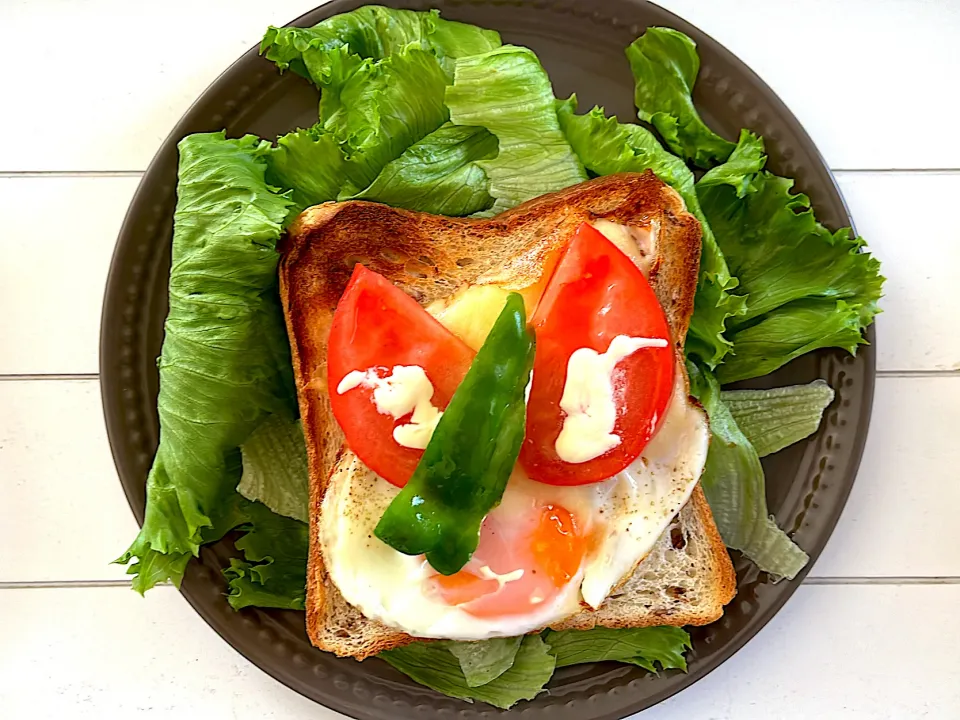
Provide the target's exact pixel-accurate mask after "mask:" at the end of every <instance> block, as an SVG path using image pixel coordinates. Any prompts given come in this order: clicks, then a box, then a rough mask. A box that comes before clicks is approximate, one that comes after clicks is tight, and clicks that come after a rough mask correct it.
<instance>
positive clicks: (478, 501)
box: [375, 293, 534, 575]
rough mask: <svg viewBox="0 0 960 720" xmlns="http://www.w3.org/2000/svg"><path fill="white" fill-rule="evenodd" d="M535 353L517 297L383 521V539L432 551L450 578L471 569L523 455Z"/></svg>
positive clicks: (415, 551) (379, 532)
mask: <svg viewBox="0 0 960 720" xmlns="http://www.w3.org/2000/svg"><path fill="white" fill-rule="evenodd" d="M533 355H534V337H533V333H532V331H531V330H530V329H529V328H528V327H527V319H526V313H525V312H524V307H523V298H522V297H521V296H520V295H519V294H517V293H511V294H510V295H509V296H508V297H507V301H506V303H505V304H504V307H503V310H502V311H501V312H500V315H499V317H498V318H497V321H496V322H495V323H494V325H493V328H492V329H491V330H490V334H489V335H488V336H487V339H486V340H485V341H484V343H483V345H482V346H481V348H480V350H479V352H477V355H476V357H475V358H474V360H473V363H472V364H471V365H470V369H469V370H468V371H467V374H466V376H465V377H464V379H463V382H462V383H460V386H459V387H458V388H457V391H456V392H455V393H454V395H453V397H452V398H451V399H450V403H449V405H448V406H447V409H446V410H445V411H444V413H443V417H442V418H440V422H439V423H438V424H437V427H436V429H435V430H434V433H433V436H432V437H431V439H430V442H429V443H428V444H427V447H426V449H425V450H424V452H423V456H422V457H421V458H420V462H419V464H418V465H417V468H416V470H415V471H414V473H413V476H412V477H411V478H410V481H409V482H408V483H407V484H406V485H405V486H404V488H403V489H402V490H401V491H400V494H399V495H397V496H396V497H395V498H394V499H393V502H391V503H390V506H389V507H388V508H387V510H386V512H384V514H383V517H382V518H380V522H379V523H378V524H377V528H376V531H375V532H376V536H377V537H378V538H380V539H381V540H383V541H384V542H385V543H387V545H389V546H390V547H392V548H394V549H396V550H398V551H400V552H402V553H404V554H406V555H420V554H423V553H425V554H426V556H427V561H428V562H429V563H430V565H432V566H433V567H434V568H435V569H436V570H437V572H440V573H442V574H444V575H452V574H453V573H455V572H457V571H458V570H460V569H461V568H462V567H463V566H464V565H466V563H467V561H468V560H469V559H470V557H471V555H473V553H474V551H475V550H476V549H477V543H478V542H479V540H480V524H481V523H482V522H483V519H484V517H486V515H487V513H489V512H490V511H491V510H492V509H493V508H495V507H496V506H497V505H498V504H499V503H500V499H501V498H502V497H503V491H504V489H505V488H506V487H507V480H508V479H509V477H510V473H511V472H512V471H513V466H514V465H515V464H516V462H517V456H518V455H519V454H520V445H521V444H522V442H523V434H524V425H525V423H526V397H525V391H526V387H527V383H528V382H529V380H530V371H531V369H532V368H533Z"/></svg>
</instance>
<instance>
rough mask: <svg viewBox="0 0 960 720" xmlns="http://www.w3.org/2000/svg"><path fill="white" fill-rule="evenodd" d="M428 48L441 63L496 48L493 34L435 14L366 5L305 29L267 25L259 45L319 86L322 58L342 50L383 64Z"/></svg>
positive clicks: (263, 51)
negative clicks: (404, 53)
mask: <svg viewBox="0 0 960 720" xmlns="http://www.w3.org/2000/svg"><path fill="white" fill-rule="evenodd" d="M411 44H413V45H416V46H417V47H419V48H420V49H421V50H428V51H430V52H432V53H433V54H435V55H436V56H437V57H438V58H439V59H441V60H447V59H450V60H455V59H456V58H458V57H464V56H466V55H477V54H480V53H484V52H488V51H490V50H493V49H494V48H497V47H499V46H500V36H499V35H498V34H497V33H496V32H494V31H493V30H485V29H483V28H479V27H476V26H474V25H466V24H464V23H458V22H453V21H450V20H444V19H442V18H441V17H440V13H439V12H438V11H436V10H430V11H429V12H415V11H411V10H394V9H391V8H385V7H381V6H377V5H367V6H364V7H361V8H358V9H356V10H353V11H352V12H348V13H342V14H340V15H334V16H333V17H331V18H327V19H326V20H324V21H322V22H320V23H318V24H317V25H314V26H313V27H309V28H298V27H282V28H278V27H271V28H269V29H268V30H267V32H266V34H265V35H264V37H263V41H262V42H261V43H260V54H261V55H266V57H267V59H269V60H272V61H273V62H275V63H276V64H277V67H279V68H280V69H281V70H286V69H288V68H289V69H291V70H293V71H294V72H296V73H297V74H299V75H302V76H303V77H305V78H307V79H309V80H313V81H314V82H315V83H316V84H317V85H319V86H321V87H322V86H323V85H322V83H321V82H320V79H319V77H318V76H321V77H322V70H320V68H322V66H323V62H324V55H325V54H328V53H330V52H331V51H333V50H335V49H336V48H340V47H346V48H348V49H349V51H350V54H352V55H356V56H358V57H359V58H370V59H373V60H381V59H383V58H385V57H389V56H390V55H393V54H394V53H397V52H399V51H400V50H401V49H402V48H404V47H406V46H408V45H411Z"/></svg>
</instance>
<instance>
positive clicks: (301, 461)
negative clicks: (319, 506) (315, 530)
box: [237, 414, 310, 522]
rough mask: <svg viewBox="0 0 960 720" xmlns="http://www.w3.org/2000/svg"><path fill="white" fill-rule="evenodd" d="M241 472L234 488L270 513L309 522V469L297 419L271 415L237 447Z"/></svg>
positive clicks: (301, 430) (305, 448)
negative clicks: (266, 508) (263, 506)
mask: <svg viewBox="0 0 960 720" xmlns="http://www.w3.org/2000/svg"><path fill="white" fill-rule="evenodd" d="M240 452H241V456H242V459H243V474H242V475H241V476H240V484H239V485H238V486H237V491H238V492H239V493H240V494H241V495H243V496H244V497H245V498H247V500H255V501H259V502H261V503H263V504H264V505H266V506H267V507H268V508H270V509H271V510H272V511H273V512H275V513H278V514H280V515H284V516H285V517H290V518H294V519H296V520H299V521H300V522H309V519H310V516H309V512H308V506H309V501H310V472H309V469H308V468H307V446H306V443H305V442H304V439H303V427H302V426H301V424H300V421H299V420H296V419H293V418H289V417H285V416H284V415H279V414H275V415H271V416H270V417H268V418H267V419H266V420H264V421H263V423H261V424H260V426H259V427H258V428H257V429H256V430H254V431H253V433H252V434H251V435H250V437H248V438H247V440H246V442H244V443H243V444H242V445H241V446H240Z"/></svg>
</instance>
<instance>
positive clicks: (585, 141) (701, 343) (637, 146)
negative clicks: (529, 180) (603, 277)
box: [557, 96, 745, 367]
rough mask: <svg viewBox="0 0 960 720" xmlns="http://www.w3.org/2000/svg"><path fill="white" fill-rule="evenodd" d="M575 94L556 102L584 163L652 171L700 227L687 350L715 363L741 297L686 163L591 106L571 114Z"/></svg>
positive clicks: (593, 167)
mask: <svg viewBox="0 0 960 720" xmlns="http://www.w3.org/2000/svg"><path fill="white" fill-rule="evenodd" d="M576 109H577V104H576V96H572V97H571V98H570V99H568V100H564V101H562V102H559V103H558V105H557V115H558V117H559V119H560V126H561V128H562V129H563V132H564V133H565V135H566V137H567V140H568V141H569V142H570V145H571V146H572V147H573V149H574V152H576V154H577V156H578V157H579V158H580V160H581V162H582V163H583V164H584V166H585V167H586V168H587V169H588V170H589V171H590V172H592V173H594V174H596V175H613V174H615V173H620V172H643V171H644V170H652V171H653V172H654V173H655V174H656V175H657V177H659V178H660V179H661V180H663V182H665V183H667V184H668V185H670V186H671V187H672V188H673V189H674V190H676V191H677V192H678V193H679V194H680V197H682V198H683V200H684V203H685V204H686V206H687V210H688V211H689V212H690V213H692V214H693V215H694V216H695V217H696V218H697V219H698V220H700V224H701V227H702V246H701V251H700V277H699V280H698V283H697V294H696V296H695V299H694V314H693V317H692V318H691V321H690V331H689V333H688V335H687V343H686V350H687V354H688V355H691V356H694V357H697V358H699V359H700V360H701V361H702V362H704V363H706V364H707V365H709V366H710V367H715V366H716V365H717V363H719V362H720V361H721V360H722V359H723V357H724V356H725V355H726V354H727V353H728V352H729V351H730V349H731V348H732V343H730V342H729V341H728V340H727V339H726V338H724V336H723V332H724V328H725V326H726V324H727V322H728V320H729V319H730V318H736V317H737V316H739V315H741V314H742V313H743V312H744V309H745V299H744V298H742V297H740V296H738V295H734V294H733V290H734V289H735V288H736V287H737V279H736V278H735V277H733V276H732V275H731V274H730V272H729V270H728V269H727V263H726V261H725V260H724V257H723V253H721V252H720V248H719V247H718V245H717V241H716V239H715V238H714V236H713V232H712V231H711V229H710V223H708V222H707V218H706V216H705V215H704V214H703V211H702V210H701V209H700V202H699V200H698V198H697V193H696V190H695V186H694V177H693V173H692V172H691V171H690V169H689V168H688V167H687V166H686V164H685V163H684V162H683V161H682V160H680V159H679V158H678V157H676V156H675V155H672V154H670V153H669V152H667V151H666V150H664V149H663V147H662V146H661V145H660V143H659V141H658V140H657V139H656V138H655V137H654V136H653V133H651V132H650V131H649V130H647V129H646V128H644V127H640V126H639V125H632V124H628V123H618V122H617V119H616V118H615V117H609V118H608V117H606V116H605V115H604V112H603V108H599V107H595V108H593V109H592V110H590V112H588V113H586V114H585V115H576V114H575V112H576Z"/></svg>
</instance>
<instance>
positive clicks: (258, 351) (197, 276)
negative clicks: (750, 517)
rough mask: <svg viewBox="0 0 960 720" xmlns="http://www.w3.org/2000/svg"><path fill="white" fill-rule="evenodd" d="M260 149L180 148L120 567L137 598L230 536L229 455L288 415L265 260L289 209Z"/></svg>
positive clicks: (272, 285)
mask: <svg viewBox="0 0 960 720" xmlns="http://www.w3.org/2000/svg"><path fill="white" fill-rule="evenodd" d="M268 145H269V144H268V143H266V142H264V141H261V140H260V139H259V138H255V137H253V136H249V135H248V136H245V137H243V138H240V139H237V140H227V139H225V137H224V134H223V133H222V132H221V133H210V134H198V135H189V136H187V137H186V138H184V139H183V140H182V141H181V142H180V144H179V149H180V167H179V186H178V201H177V208H176V213H175V216H174V237H173V258H172V265H171V270H170V310H169V314H168V315H167V320H166V323H165V325H164V329H165V337H164V342H163V349H162V352H161V356H160V359H159V361H158V366H159V369H160V396H159V398H158V401H157V411H158V413H159V416H160V446H159V448H158V449H157V454H156V457H155V459H154V462H153V467H152V468H151V469H150V473H149V476H148V478H147V504H146V514H145V518H144V523H143V528H142V529H141V531H140V534H139V535H138V536H137V539H136V540H135V541H134V543H133V544H132V545H131V546H130V548H129V549H128V550H127V552H125V553H124V554H123V556H121V557H120V558H119V560H118V562H121V563H127V562H129V561H130V560H131V559H132V558H134V557H136V558H137V559H138V561H139V562H137V563H136V564H134V565H132V566H131V567H130V568H128V572H129V573H131V574H133V575H135V577H134V579H133V586H134V588H135V589H136V590H138V591H140V592H143V591H145V590H147V589H149V588H150V587H152V586H153V585H155V584H156V583H157V582H161V581H163V580H167V579H169V580H172V581H173V582H174V583H179V581H180V578H181V577H182V575H183V569H184V567H185V565H186V559H187V558H188V557H189V556H190V555H196V554H198V551H199V548H200V545H201V544H203V543H205V542H210V541H211V540H215V539H217V538H218V537H220V536H222V535H223V534H224V533H225V532H227V531H228V530H229V529H231V527H233V525H231V515H232V508H233V503H234V498H235V496H236V490H235V488H236V486H237V482H238V481H239V480H240V451H239V449H238V448H239V446H240V444H241V443H242V442H244V441H245V440H246V439H247V437H248V436H249V435H250V433H251V432H253V430H254V429H255V428H256V427H257V426H258V425H259V424H260V423H261V422H262V421H263V419H264V418H266V417H267V415H269V414H270V413H272V412H275V411H286V412H290V408H291V407H292V403H293V397H292V388H293V381H292V370H291V365H290V358H289V350H288V346H287V342H286V331H285V329H284V326H283V319H282V316H281V312H280V306H279V302H278V298H277V293H276V273H277V261H278V259H279V256H278V254H277V252H276V250H275V244H276V241H277V238H278V237H279V235H280V231H281V223H282V222H283V220H284V217H285V216H286V213H287V208H288V206H289V205H290V200H289V199H288V198H286V197H282V196H280V195H278V194H276V193H274V192H273V190H272V189H271V188H270V187H269V186H268V185H267V183H266V181H265V179H264V175H265V171H266V162H265V160H264V159H263V155H264V153H265V152H266V151H267V147H268ZM211 268H217V269H218V271H217V272H211ZM158 555H164V556H168V557H169V559H164V558H160V557H157V556H158Z"/></svg>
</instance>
